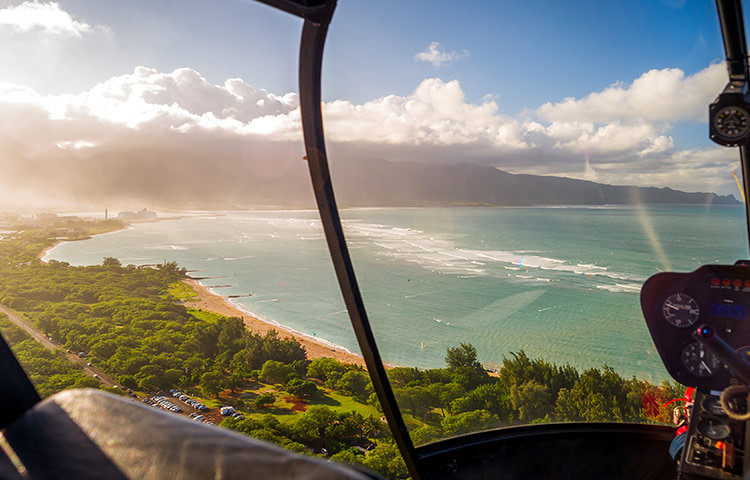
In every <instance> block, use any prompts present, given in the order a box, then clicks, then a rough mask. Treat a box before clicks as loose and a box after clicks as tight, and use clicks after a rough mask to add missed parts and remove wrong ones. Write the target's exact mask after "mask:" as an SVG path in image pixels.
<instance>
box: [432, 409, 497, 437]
mask: <svg viewBox="0 0 750 480" xmlns="http://www.w3.org/2000/svg"><path fill="white" fill-rule="evenodd" d="M498 424H499V422H498V418H497V417H496V416H495V415H493V414H492V413H490V412H488V411H487V410H472V411H470V412H464V413H459V414H458V415H451V416H447V417H444V418H443V420H442V421H441V422H440V425H441V426H442V427H443V431H444V432H445V434H446V435H448V436H454V435H462V434H464V433H471V432H477V431H480V430H487V429H489V428H493V427H496V426H497V425H498Z"/></svg>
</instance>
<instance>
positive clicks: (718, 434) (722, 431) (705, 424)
mask: <svg viewBox="0 0 750 480" xmlns="http://www.w3.org/2000/svg"><path fill="white" fill-rule="evenodd" d="M698 431H699V432H700V433H701V434H702V435H703V436H704V437H708V438H710V439H711V440H721V439H723V438H727V437H728V436H729V434H730V433H732V429H731V428H729V425H727V424H726V423H724V422H722V421H720V420H716V419H713V418H706V419H704V420H701V422H700V423H699V424H698Z"/></svg>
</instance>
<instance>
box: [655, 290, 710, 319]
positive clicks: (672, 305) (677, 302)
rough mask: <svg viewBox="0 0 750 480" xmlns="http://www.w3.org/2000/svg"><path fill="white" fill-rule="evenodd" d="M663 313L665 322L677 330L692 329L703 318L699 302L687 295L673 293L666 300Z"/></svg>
mask: <svg viewBox="0 0 750 480" xmlns="http://www.w3.org/2000/svg"><path fill="white" fill-rule="evenodd" d="M661 312H662V315H664V320H666V321H667V323H668V324H670V325H672V326H673V327H677V328H688V327H692V326H693V325H695V324H696V323H697V322H698V319H699V318H700V316H701V309H700V307H699V306H698V302H697V301H696V300H695V299H694V298H693V297H691V296H690V295H688V294H686V293H673V294H672V295H670V296H668V297H667V298H665V299H664V303H662V305H661Z"/></svg>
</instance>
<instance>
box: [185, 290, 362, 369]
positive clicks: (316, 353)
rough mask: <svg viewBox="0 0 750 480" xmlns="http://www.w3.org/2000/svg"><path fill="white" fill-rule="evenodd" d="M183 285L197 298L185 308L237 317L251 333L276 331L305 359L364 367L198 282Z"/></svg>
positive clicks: (353, 358)
mask: <svg viewBox="0 0 750 480" xmlns="http://www.w3.org/2000/svg"><path fill="white" fill-rule="evenodd" d="M184 282H185V283H187V284H188V285H190V287H191V288H192V289H193V290H194V291H195V293H196V294H197V295H198V297H197V298H194V299H192V300H191V301H188V302H185V303H184V304H185V306H188V307H191V308H200V309H203V310H210V311H212V312H216V313H218V314H221V315H224V316H226V317H239V318H242V319H243V320H244V322H245V325H246V326H247V328H248V329H249V330H251V331H253V332H257V333H260V334H265V333H266V332H267V331H269V330H278V332H279V334H280V335H282V336H284V337H294V338H296V339H297V341H298V342H299V343H300V344H301V345H302V346H303V347H305V350H306V351H307V358H310V359H315V358H324V357H329V358H335V359H336V360H338V361H340V362H344V363H354V364H357V365H362V366H363V367H364V366H365V361H364V359H363V358H362V357H360V356H359V355H354V354H352V353H348V352H345V351H342V350H338V349H333V348H331V347H330V346H328V345H325V344H322V343H318V342H315V341H313V340H312V339H310V338H309V337H305V336H302V335H298V334H295V333H293V332H290V331H289V330H285V329H284V328H282V327H279V326H277V325H271V324H269V323H266V322H264V321H262V320H259V319H257V318H255V317H253V316H250V315H248V314H247V313H246V312H243V311H242V310H239V309H238V308H236V307H234V306H233V305H232V304H230V303H229V302H227V301H226V299H224V298H223V297H222V296H220V295H216V294H215V293H212V292H211V291H210V290H209V289H208V288H206V287H204V286H203V285H201V284H200V283H199V282H198V281H196V280H192V279H186V280H184Z"/></svg>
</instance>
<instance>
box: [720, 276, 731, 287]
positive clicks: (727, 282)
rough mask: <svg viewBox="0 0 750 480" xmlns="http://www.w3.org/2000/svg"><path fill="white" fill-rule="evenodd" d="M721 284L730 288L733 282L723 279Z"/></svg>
mask: <svg viewBox="0 0 750 480" xmlns="http://www.w3.org/2000/svg"><path fill="white" fill-rule="evenodd" d="M721 284H722V285H724V286H725V287H728V286H729V285H731V284H732V281H731V280H729V279H728V278H725V279H723V280H722V281H721Z"/></svg>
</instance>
